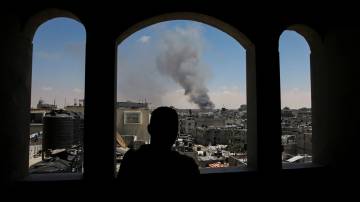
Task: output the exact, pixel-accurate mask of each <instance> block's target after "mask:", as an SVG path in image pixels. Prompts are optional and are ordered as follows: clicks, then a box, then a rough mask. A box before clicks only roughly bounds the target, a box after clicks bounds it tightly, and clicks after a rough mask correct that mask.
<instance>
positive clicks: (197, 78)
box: [116, 16, 250, 173]
mask: <svg viewBox="0 0 360 202" xmlns="http://www.w3.org/2000/svg"><path fill="white" fill-rule="evenodd" d="M171 18H172V19H171V20H168V21H164V20H159V18H156V19H155V20H152V21H151V20H150V21H149V22H150V23H143V24H141V25H140V27H142V29H139V26H136V28H135V29H134V30H133V31H132V32H130V33H128V34H127V35H125V36H122V37H121V39H120V40H121V41H119V45H118V56H117V61H118V64H117V67H118V68H117V107H116V114H117V126H116V132H117V134H116V139H117V150H116V151H117V160H118V161H117V162H118V163H117V169H119V167H120V165H121V160H122V157H123V155H124V154H125V152H126V151H127V150H128V149H129V148H134V149H139V148H141V145H143V144H151V137H150V135H149V133H148V131H147V125H148V124H149V120H150V116H151V112H152V111H153V110H154V109H155V108H157V107H159V106H169V107H174V108H175V109H176V111H177V113H178V118H179V132H178V137H177V139H176V141H175V143H174V145H173V149H174V150H176V151H178V152H179V153H182V154H184V155H187V156H189V157H191V158H193V159H194V160H195V162H196V163H197V164H198V166H199V168H200V171H201V172H203V173H206V172H215V171H216V170H217V171H219V172H223V171H226V170H227V169H233V168H236V169H237V168H239V167H247V130H248V128H247V95H246V91H247V85H246V79H247V76H246V68H247V65H248V63H247V61H246V60H247V57H246V55H247V50H246V49H245V48H246V47H243V46H242V45H244V43H241V44H240V43H239V40H238V39H234V38H232V37H231V36H230V35H229V34H227V33H225V32H223V31H221V30H220V29H221V28H222V27H221V26H217V27H218V28H220V29H218V28H216V27H213V26H211V25H209V24H205V23H206V22H207V21H206V20H199V21H193V19H192V18H191V17H189V19H187V18H185V19H186V20H178V19H184V17H180V18H176V16H175V17H174V16H172V17H171ZM165 19H168V18H165ZM202 22H205V23H202ZM224 27H225V25H224ZM130 34H131V35H130ZM237 40H238V41H237ZM244 41H246V40H244ZM244 41H243V42H244ZM248 44H250V43H248ZM245 46H246V43H245ZM154 158H156V157H154ZM219 167H220V168H219Z"/></svg>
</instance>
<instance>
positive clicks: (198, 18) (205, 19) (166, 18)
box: [117, 13, 256, 168]
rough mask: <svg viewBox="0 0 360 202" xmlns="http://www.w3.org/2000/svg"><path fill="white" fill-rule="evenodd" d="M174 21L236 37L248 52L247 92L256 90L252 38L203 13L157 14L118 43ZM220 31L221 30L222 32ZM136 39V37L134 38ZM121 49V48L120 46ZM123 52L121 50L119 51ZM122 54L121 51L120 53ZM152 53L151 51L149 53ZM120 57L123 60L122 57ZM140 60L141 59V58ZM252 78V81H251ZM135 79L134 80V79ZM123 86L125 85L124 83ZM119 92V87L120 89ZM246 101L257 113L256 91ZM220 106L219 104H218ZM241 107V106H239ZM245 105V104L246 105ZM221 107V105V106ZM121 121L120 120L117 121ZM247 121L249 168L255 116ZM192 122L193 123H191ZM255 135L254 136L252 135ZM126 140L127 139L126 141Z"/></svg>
mask: <svg viewBox="0 0 360 202" xmlns="http://www.w3.org/2000/svg"><path fill="white" fill-rule="evenodd" d="M172 21H192V22H196V23H204V25H206V26H209V27H212V29H216V28H217V29H219V30H218V31H220V30H221V31H222V32H225V34H229V35H230V36H231V37H232V38H233V39H235V40H236V41H237V42H238V43H239V44H240V45H241V46H242V47H243V48H244V51H245V52H246V54H245V56H244V59H245V58H246V59H245V61H246V64H244V66H245V68H244V73H243V74H244V75H243V76H244V77H245V78H246V79H245V80H246V81H244V82H246V92H248V91H249V89H252V90H254V89H255V86H254V83H253V81H254V79H255V75H254V74H255V73H254V72H252V71H249V69H251V68H254V66H255V59H254V45H253V44H252V43H251V42H250V40H249V39H248V38H247V37H246V36H245V35H244V34H242V33H241V32H239V31H237V30H236V29H235V28H233V27H231V26H230V25H228V24H226V23H224V22H221V21H220V20H217V19H215V18H212V17H210V16H206V15H202V14H198V13H170V14H164V15H160V16H156V17H153V18H150V19H148V20H145V21H143V22H140V23H138V24H136V25H134V26H133V27H131V28H130V29H128V30H126V31H125V32H124V33H123V34H121V35H120V37H119V38H118V39H117V44H118V45H119V46H121V45H122V44H124V43H126V39H128V38H131V37H133V35H135V34H136V33H137V32H139V31H140V30H143V29H147V28H148V27H153V26H155V25H157V24H161V23H171V22H172ZM221 31H220V32H221ZM132 40H133V41H134V39H132ZM137 40H139V41H142V42H143V43H147V42H148V41H149V40H150V36H146V35H143V36H138V39H137ZM118 51H119V48H118ZM119 52H121V50H120V51H119ZM119 54H121V53H119ZM149 54H151V53H149ZM118 59H119V60H121V58H119V56H118ZM139 60H140V59H139ZM118 63H120V61H118ZM120 70H121V69H120V68H119V67H118V71H120ZM120 73H121V72H118V74H117V76H118V82H119V79H123V78H121V75H120ZM249 80H252V81H249ZM133 81H134V80H133ZM122 86H123V85H122ZM122 86H120V88H121V87H122ZM118 87H119V83H118ZM118 92H119V89H118ZM145 99H146V97H139V98H138V99H137V100H135V101H139V100H140V102H141V101H142V102H144V101H145ZM147 101H149V100H147ZM246 103H247V104H248V107H247V109H248V114H249V113H250V112H251V113H252V114H253V115H254V114H255V113H253V110H254V109H255V104H256V97H255V94H254V93H250V94H248V93H247V95H246ZM218 107H219V106H218ZM239 107H240V106H239ZM244 107H245V106H244ZM219 108H220V107H219ZM117 122H119V121H117ZM120 122H122V121H120ZM247 122H248V123H250V124H251V126H252V128H248V131H247V137H248V142H249V143H248V146H246V147H247V151H248V155H249V156H251V158H252V159H249V163H250V165H249V166H248V167H249V168H251V167H255V166H253V165H251V163H252V162H255V161H256V160H255V158H256V157H255V156H256V155H253V153H255V148H256V146H255V144H256V141H254V139H253V138H256V137H255V135H256V134H254V133H255V132H254V131H255V130H254V128H253V127H254V122H255V117H254V116H252V117H249V118H248V119H247ZM189 124H191V123H189ZM250 136H253V137H250ZM125 142H126V141H125Z"/></svg>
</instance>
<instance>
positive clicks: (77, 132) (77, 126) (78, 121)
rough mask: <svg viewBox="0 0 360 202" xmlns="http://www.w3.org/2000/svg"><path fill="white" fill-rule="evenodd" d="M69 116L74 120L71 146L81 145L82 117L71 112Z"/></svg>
mask: <svg viewBox="0 0 360 202" xmlns="http://www.w3.org/2000/svg"><path fill="white" fill-rule="evenodd" d="M70 114H71V116H72V117H73V118H74V137H73V144H74V145H79V144H82V138H83V133H84V116H83V115H82V114H81V113H75V112H71V113H70Z"/></svg>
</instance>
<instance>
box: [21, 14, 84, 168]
mask: <svg viewBox="0 0 360 202" xmlns="http://www.w3.org/2000/svg"><path fill="white" fill-rule="evenodd" d="M24 32H25V34H26V36H27V38H28V39H29V40H30V41H32V67H31V68H30V71H31V72H32V73H31V74H32V76H31V78H32V79H31V85H29V86H31V99H29V100H31V101H30V106H31V107H30V114H31V116H30V138H29V141H30V142H29V173H30V174H38V173H59V172H60V173H64V172H65V173H82V171H83V166H82V164H83V152H82V151H83V147H82V144H83V143H82V142H83V131H84V124H83V123H84V89H85V86H84V84H85V43H86V30H85V28H84V26H83V25H82V24H81V23H80V21H79V19H78V18H77V17H76V16H75V15H73V14H72V13H70V12H68V11H63V10H58V9H48V10H45V11H43V12H40V13H38V14H37V15H35V16H33V17H32V18H31V19H30V20H29V21H28V23H27V24H26V26H25V28H24Z"/></svg>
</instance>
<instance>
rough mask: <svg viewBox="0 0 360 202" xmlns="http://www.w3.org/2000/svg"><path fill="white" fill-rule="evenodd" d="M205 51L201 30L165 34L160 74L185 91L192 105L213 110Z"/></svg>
mask: <svg viewBox="0 0 360 202" xmlns="http://www.w3.org/2000/svg"><path fill="white" fill-rule="evenodd" d="M201 49H202V38H201V33H200V31H199V30H197V29H193V28H187V29H182V28H177V29H175V30H172V31H168V32H166V33H165V34H164V36H163V38H162V41H161V47H160V51H159V55H158V56H157V61H156V64H157V68H158V70H159V72H160V73H162V74H164V75H167V76H170V77H171V78H172V79H173V80H174V81H175V82H176V83H178V84H179V85H181V86H182V87H183V88H184V90H185V95H187V96H188V97H189V100H190V101H191V102H193V103H195V104H197V105H198V106H199V108H200V109H213V108H214V104H213V103H212V102H211V100H210V98H209V95H208V89H207V87H206V85H205V83H206V79H207V77H208V75H209V69H208V68H207V67H206V66H205V65H203V64H202V63H201Z"/></svg>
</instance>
